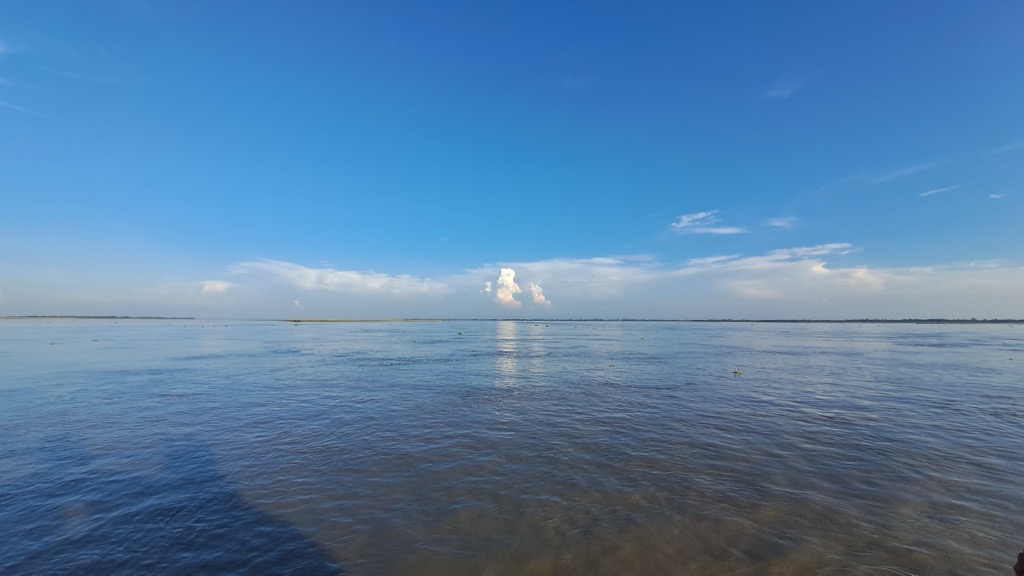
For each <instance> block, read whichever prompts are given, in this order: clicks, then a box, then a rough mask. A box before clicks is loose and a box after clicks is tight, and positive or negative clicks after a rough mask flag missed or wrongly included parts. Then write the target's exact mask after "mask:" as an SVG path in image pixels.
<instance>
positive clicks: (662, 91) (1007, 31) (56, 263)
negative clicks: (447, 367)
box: [0, 0, 1024, 319]
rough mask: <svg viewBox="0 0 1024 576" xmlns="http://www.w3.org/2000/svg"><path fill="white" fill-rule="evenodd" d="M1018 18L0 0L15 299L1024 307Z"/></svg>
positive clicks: (67, 303) (560, 6)
mask: <svg viewBox="0 0 1024 576" xmlns="http://www.w3.org/2000/svg"><path fill="white" fill-rule="evenodd" d="M1022 222H1024V3H1022V2H1020V1H1017V0H987V1H984V2H964V1H962V0H920V1H910V0H906V1H901V0H863V1H858V2H818V1H792V2H759V1H732V0H724V1H721V2H682V1H678V0H670V1H660V0H652V1H642V0H641V1H637V2H560V1H553V0H544V1H533V0H525V1H522V2H480V1H478V0H473V1H469V0H466V1H448V0H438V1H436V2H421V1H407V0H394V1H385V2H381V1H379V0H367V1H363V0H352V1H346V0H334V1H331V0H306V1H303V2H284V1H270V0H268V1H265V2H250V1H241V0H203V1H194V0H175V1H173V2H172V1H157V0H152V1H150V0H90V1H81V0H69V1H57V0H38V1H35V0H11V1H8V2H2V3H0V316H4V315H31V314H44V315H47V314H73V315H163V316H195V317H204V318H292V317H302V318H311V317H332V318H550V319H558V318H586V319H596V318H604V319H615V318H644V319H655V318H661V319H720V318H732V319H781V318H786V319H855V318H890V319H902V318H940V317H941V318H979V319H981V318H1024V225H1022Z"/></svg>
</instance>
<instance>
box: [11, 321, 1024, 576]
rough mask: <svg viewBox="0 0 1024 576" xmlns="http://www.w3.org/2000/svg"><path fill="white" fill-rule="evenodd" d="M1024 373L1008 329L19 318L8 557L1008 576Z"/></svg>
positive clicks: (374, 570) (93, 562) (63, 566)
mask: <svg viewBox="0 0 1024 576" xmlns="http://www.w3.org/2000/svg"><path fill="white" fill-rule="evenodd" d="M735 368H739V369H741V370H742V375H740V376H736V375H734V374H733V370H734V369H735ZM1022 393H1024V328H1022V327H1020V326H1013V325H984V326H975V325H910V324H886V325H872V324H746V323H739V324H732V323H729V324H703V323H701V324H694V323H660V322H550V323H535V322H511V321H501V322H489V321H477V322H440V323H365V324H363V323H342V324H291V323H279V322H226V323H225V322H220V323H215V322H209V321H155V320H150V321H130V320H119V321H104V320H78V321H75V320H52V321H43V320H31V321H30V320H8V321H3V322H0V542H3V546H0V573H3V574H97V573H103V574H137V573H150V574H186V573H188V574H198V573H208V574H214V573H216V574H224V573H246V574H256V573H266V574H280V573H294V574H351V575H378V574H385V575H387V574H424V575H427V574H750V575H754V574H920V575H929V576H934V575H939V574H1005V573H1007V572H1008V571H1009V565H1010V564H1012V563H1013V560H1014V556H1015V554H1016V552H1017V551H1019V549H1020V548H1021V546H1022V545H1024V514H1022V513H1021V511H1024V490H1022V489H1021V487H1022V486H1024V483H1022V478H1024V476H1022V472H1021V470H1022V468H1021V462H1022V458H1021V454H1022V453H1024V400H1022V397H1024V394H1022Z"/></svg>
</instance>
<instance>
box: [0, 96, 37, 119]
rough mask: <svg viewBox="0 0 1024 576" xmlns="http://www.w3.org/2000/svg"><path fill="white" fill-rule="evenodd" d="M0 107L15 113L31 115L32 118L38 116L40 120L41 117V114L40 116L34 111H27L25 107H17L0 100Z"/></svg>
mask: <svg viewBox="0 0 1024 576" xmlns="http://www.w3.org/2000/svg"><path fill="white" fill-rule="evenodd" d="M0 106H3V107H4V108H8V109H10V110H15V111H17V112H21V113H23V114H31V115H32V116H38V117H40V118H42V117H43V115H42V114H40V113H38V112H36V111H34V110H29V109H28V108H25V107H22V106H18V105H17V104H11V103H10V102H7V101H5V100H0Z"/></svg>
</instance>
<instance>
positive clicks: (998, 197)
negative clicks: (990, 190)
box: [988, 194, 1006, 200]
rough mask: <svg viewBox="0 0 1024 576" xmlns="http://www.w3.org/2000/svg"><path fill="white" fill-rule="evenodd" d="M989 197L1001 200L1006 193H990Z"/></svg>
mask: <svg viewBox="0 0 1024 576" xmlns="http://www.w3.org/2000/svg"><path fill="white" fill-rule="evenodd" d="M988 197H989V198H992V199H994V200H999V199H1000V198H1006V194H989V195H988Z"/></svg>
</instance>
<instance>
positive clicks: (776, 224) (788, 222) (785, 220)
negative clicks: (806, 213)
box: [765, 216, 797, 229]
mask: <svg viewBox="0 0 1024 576" xmlns="http://www.w3.org/2000/svg"><path fill="white" fill-rule="evenodd" d="M796 223H797V219H796V217H794V216H784V217H780V218H769V219H768V220H765V224H766V225H768V226H772V227H773V228H787V229H788V228H792V227H793V226H796Z"/></svg>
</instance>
